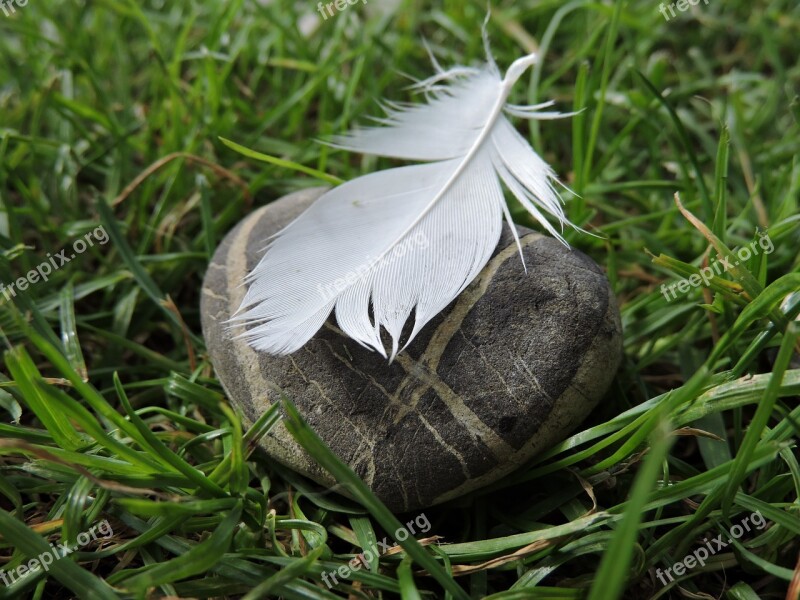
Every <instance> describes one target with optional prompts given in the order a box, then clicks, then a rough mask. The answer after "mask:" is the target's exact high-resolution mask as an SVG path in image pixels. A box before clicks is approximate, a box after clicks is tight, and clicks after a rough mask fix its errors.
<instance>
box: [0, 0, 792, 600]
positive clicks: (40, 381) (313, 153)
mask: <svg viewBox="0 0 800 600" xmlns="http://www.w3.org/2000/svg"><path fill="white" fill-rule="evenodd" d="M340 5H342V4H341V3H340ZM491 5H492V7H491V8H492V11H491V17H490V19H489V21H488V25H487V29H488V32H489V36H490V38H491V42H492V51H493V54H494V56H495V59H496V60H497V62H498V64H499V65H500V67H501V69H503V70H504V69H505V68H507V67H508V66H509V65H510V64H511V63H512V62H513V61H514V60H515V59H517V58H519V57H520V56H523V55H525V54H529V53H532V52H538V53H539V55H540V57H541V60H540V62H539V63H538V64H537V66H536V67H535V68H534V69H532V70H531V71H529V72H528V73H527V74H526V75H525V76H524V77H523V80H522V81H521V82H520V84H518V85H517V86H516V88H515V91H514V94H513V96H512V100H513V101H514V102H515V103H516V104H537V103H541V102H545V101H547V100H555V101H556V105H557V107H558V109H559V110H562V111H565V112H570V111H578V112H577V114H576V115H575V116H573V117H571V118H568V119H561V120H555V121H542V122H536V121H533V122H530V123H528V122H526V121H522V120H521V119H512V121H513V122H514V124H515V125H516V126H517V127H518V128H519V131H520V132H521V133H522V134H523V135H524V136H525V137H526V138H527V139H528V140H529V141H530V142H531V144H532V145H533V147H534V148H536V150H537V151H538V152H539V153H540V154H541V155H542V156H543V157H544V158H545V160H547V161H548V162H549V163H550V164H551V165H552V166H553V168H554V169H555V171H556V172H557V173H558V174H559V176H560V177H561V179H562V180H563V181H564V183H565V184H566V185H568V186H569V188H570V189H571V190H572V191H573V192H574V194H570V193H567V194H565V199H566V200H567V202H566V212H567V215H568V216H569V218H570V219H571V220H572V221H573V222H574V223H576V224H578V225H580V226H581V227H583V228H584V229H586V230H588V231H590V232H591V233H593V234H595V236H589V235H585V234H582V233H580V232H576V231H570V232H568V233H567V239H568V241H569V242H570V244H571V245H573V246H574V247H576V248H578V249H580V250H582V251H583V252H585V253H586V254H588V255H589V256H591V257H592V258H593V259H594V260H595V261H596V262H597V263H598V264H599V265H600V266H601V267H602V268H603V269H604V270H605V272H606V273H607V276H608V278H609V280H610V282H611V285H612V287H613V290H614V292H615V294H616V296H617V298H618V301H619V304H620V308H621V313H622V322H623V328H624V353H625V357H624V359H623V364H622V367H621V368H620V371H619V373H618V374H617V377H616V379H615V381H614V383H613V385H612V388H611V390H610V391H609V392H608V394H607V396H606V397H605V399H604V400H603V401H602V402H601V403H600V405H599V406H598V408H597V409H595V410H594V411H593V412H592V413H591V415H590V416H589V417H588V418H587V420H586V421H585V422H584V423H583V424H582V425H581V426H580V427H579V428H578V429H577V430H576V431H575V432H574V433H573V435H572V436H571V437H569V438H568V439H566V440H565V441H564V442H562V443H560V444H559V445H557V446H555V447H554V448H552V449H551V450H549V451H547V452H545V453H544V454H542V455H539V456H537V457H536V458H534V459H533V460H532V461H531V462H530V463H529V464H527V465H526V466H525V467H523V468H521V469H519V470H517V471H516V472H515V473H513V474H512V475H511V476H509V477H506V478H505V479H503V480H502V481H500V482H499V483H496V484H493V485H491V486H489V487H488V488H484V489H482V490H479V491H477V492H474V493H472V494H469V495H467V496H465V497H463V498H460V499H458V500H455V501H451V502H449V503H447V504H445V505H442V506H436V507H430V508H427V509H425V510H424V511H421V512H418V513H413V514H406V515H402V514H400V515H393V514H392V513H391V512H389V511H388V510H386V509H385V508H384V507H383V506H382V505H381V504H380V502H378V501H377V499H376V498H375V497H374V496H373V495H372V494H371V493H370V492H369V490H367V489H366V488H365V487H364V486H363V484H361V483H360V481H359V480H358V479H357V477H356V476H355V475H354V474H353V473H352V472H351V471H349V469H347V468H346V467H344V466H343V465H342V464H341V463H340V462H339V461H338V459H337V458H336V457H335V456H334V455H332V454H331V452H330V451H329V450H328V448H326V447H325V446H324V445H323V444H321V443H320V441H319V440H318V439H317V438H316V436H315V435H314V433H313V432H312V431H311V430H310V429H309V428H308V427H307V426H306V425H305V423H304V422H303V421H302V419H301V418H300V417H299V415H298V414H297V413H295V412H294V409H293V405H292V403H291V398H290V397H284V398H283V399H279V398H278V397H277V396H276V398H275V404H274V406H273V410H271V411H270V412H268V413H266V414H265V415H264V416H263V418H262V419H260V420H259V421H258V422H257V423H255V424H254V425H253V426H252V427H246V426H244V425H243V423H242V418H241V415H240V414H239V413H238V412H237V411H236V409H235V407H234V405H232V404H230V403H229V401H228V398H226V395H225V393H224V391H223V389H222V387H221V385H220V383H219V382H218V380H217V379H216V378H215V373H214V369H213V366H212V365H211V364H210V362H209V360H208V356H207V351H206V348H205V345H204V341H203V338H202V332H201V328H200V313H199V304H200V302H199V299H200V288H201V284H202V279H203V276H204V274H205V271H206V268H207V265H208V263H209V260H210V258H211V256H212V254H213V252H214V250H215V248H216V247H217V245H218V244H219V242H220V241H221V240H222V238H223V236H224V235H225V234H226V233H227V232H228V231H229V230H231V229H232V228H233V227H234V226H235V225H236V223H237V222H239V221H240V220H241V219H242V218H244V217H245V216H246V215H247V214H249V213H250V212H252V211H253V210H255V209H256V208H258V207H260V206H263V205H266V204H268V203H270V202H272V201H274V200H276V199H278V198H279V197H281V196H283V195H285V194H287V193H289V192H292V191H296V190H299V189H303V188H309V187H316V186H319V185H323V184H324V185H330V184H331V183H332V182H337V181H340V180H350V179H353V178H355V177H358V176H360V175H363V174H366V173H369V172H372V171H375V170H376V169H379V168H386V167H389V166H394V165H397V164H398V163H397V161H392V160H388V159H376V158H374V157H362V156H361V155H357V154H352V153H347V152H343V151H340V150H336V149H333V148H330V147H328V146H325V145H322V144H319V143H317V142H316V140H318V139H324V138H325V137H327V136H330V135H333V134H336V133H342V132H344V131H346V130H347V129H349V128H350V127H352V126H354V125H356V124H359V123H364V122H365V119H366V118H367V117H368V116H374V115H376V113H378V112H379V108H378V104H377V101H378V100H380V99H389V100H394V101H410V100H412V99H413V98H414V97H413V95H412V94H411V92H410V91H409V90H408V84H409V83H410V82H411V80H412V79H416V80H419V79H424V78H426V77H428V76H430V75H431V74H432V73H433V70H432V69H433V67H432V66H431V60H430V57H429V54H428V50H427V49H426V45H425V43H424V41H425V40H426V41H427V44H428V46H429V47H430V50H431V52H432V53H433V55H434V56H435V57H436V59H437V60H438V61H439V62H440V63H441V64H442V65H445V66H452V65H457V64H478V63H480V62H481V61H483V60H484V59H485V53H484V47H483V41H482V39H481V26H482V24H483V22H484V19H485V17H486V10H487V3H486V2H485V1H472V0H467V1H464V0H462V1H459V2H456V1H453V0H445V1H444V2H439V3H433V2H421V1H411V0H363V1H362V2H357V3H355V4H353V5H350V4H346V3H345V4H343V5H342V6H343V9H342V10H336V7H335V5H334V7H333V9H332V11H333V12H330V11H329V9H326V7H325V6H322V7H321V10H319V7H318V6H317V5H315V3H314V2H312V0H302V1H297V2H290V1H288V0H275V1H270V0H247V1H244V0H230V1H228V2H221V1H218V0H209V1H206V2H201V1H199V0H174V1H170V2H165V1H163V0H145V1H143V2H137V1H136V0H94V1H88V0H85V1H81V0H70V1H67V2H44V1H42V0H32V1H29V2H25V1H24V0H11V1H10V2H9V1H7V2H5V3H4V4H2V5H0V55H2V58H1V59H0V283H2V284H3V287H2V288H0V333H1V334H2V336H1V337H2V356H1V357H0V415H1V416H2V418H0V581H1V582H2V585H0V597H2V598H36V599H44V600H49V599H51V598H81V599H83V598H86V599H101V598H102V599H105V598H246V599H247V600H253V599H255V598H288V599H324V598H387V599H388V598H396V597H402V598H407V599H414V598H421V597H422V598H448V599H463V598H485V597H490V598H496V599H509V600H511V599H517V598H520V599H521V598H540V599H556V598H588V599H590V600H614V599H616V598H628V599H652V600H655V599H658V598H706V599H711V598H725V599H727V600H756V599H758V598H762V599H765V600H766V599H776V600H777V599H780V600H783V599H786V600H798V598H800V463H799V462H798V451H797V438H798V436H799V435H800V402H798V396H800V358H799V357H798V351H800V337H799V336H800V325H799V323H798V314H799V313H800V258H799V255H800V254H799V253H798V250H797V249H798V247H800V211H798V207H799V202H800V200H799V198H800V126H799V125H798V119H800V63H798V56H800V5H798V4H797V3H796V1H795V0H774V1H772V2H767V1H760V0H757V1H753V2H745V1H744V0H724V1H723V0H697V1H696V2H694V4H691V3H690V2H689V1H688V0H680V2H677V3H674V4H673V5H671V4H670V3H665V4H663V5H661V6H659V2H658V0H641V1H631V2H624V1H621V0H607V1H590V0H572V1H570V2H567V3H563V2H559V1H556V0H513V1H512V0H496V1H493V2H491ZM682 9H685V10H682ZM673 15H674V16H673ZM223 140H229V141H230V142H233V143H234V144H230V143H226V142H225V141H223ZM236 144H238V145H239V146H240V147H243V148H245V149H249V151H247V150H242V148H239V149H238V150H237V149H236V148H237V146H236ZM508 196H509V202H510V206H511V212H512V214H513V215H514V216H515V218H516V219H517V220H518V222H519V223H521V224H523V225H527V226H529V227H533V228H537V227H538V226H537V225H535V224H534V222H533V221H532V220H531V219H530V217H529V216H528V214H527V213H526V212H525V210H524V209H523V208H522V207H521V206H519V205H517V204H516V203H514V202H511V197H510V195H508ZM745 251H747V252H745ZM714 265H716V267H714ZM281 419H283V420H284V423H285V424H286V426H287V427H288V428H289V429H290V431H291V432H292V433H293V435H295V437H296V439H297V440H298V441H299V442H300V443H301V444H302V445H303V446H304V447H305V448H306V449H307V450H308V451H309V452H310V453H311V454H312V455H313V456H314V457H315V458H316V459H317V460H318V461H319V462H320V464H322V465H323V466H324V467H325V468H327V469H328V470H330V471H331V472H332V473H335V474H336V475H337V477H338V479H339V480H340V481H343V482H346V485H347V486H348V489H350V495H351V498H345V497H342V496H339V495H335V494H328V493H323V492H324V490H322V489H321V488H320V487H319V486H318V485H316V484H314V483H313V482H311V481H309V480H307V479H304V478H303V477H301V476H300V475H297V474H295V473H293V472H292V471H290V470H288V469H286V468H285V467H282V466H281V465H279V464H277V463H276V462H274V461H272V460H270V459H269V458H268V457H266V456H265V455H264V454H262V453H261V452H260V451H259V450H258V449H257V448H258V440H259V439H260V438H261V437H263V436H264V435H265V434H266V433H267V432H268V431H269V430H270V428H272V427H275V426H276V424H277V423H278V422H279V420H281ZM409 523H413V524H415V525H416V530H417V534H418V535H417V537H418V538H419V539H420V541H415V539H414V536H411V537H409V538H408V539H405V540H398V541H399V542H400V544H401V546H400V547H399V548H395V549H393V550H390V551H389V552H388V553H383V554H382V555H381V556H380V558H379V559H378V558H375V557H376V556H377V554H378V553H380V552H381V548H388V547H389V546H394V544H395V539H394V538H395V537H400V536H398V535H397V532H398V531H399V527H400V526H401V524H403V525H405V524H409ZM426 524H427V526H426ZM434 536H438V539H437V538H434ZM715 540H716V541H715ZM51 544H52V545H51ZM367 551H370V554H371V555H373V560H367V561H365V562H363V563H361V562H357V561H356V562H352V561H353V559H354V557H356V556H357V555H359V554H366V553H367ZM56 552H58V553H59V554H58V555H56V554H55V553H56ZM67 554H68V555H67ZM61 555H64V556H63V557H61ZM56 559H57V560H56ZM348 565H358V566H359V568H358V569H350V567H349V566H348ZM343 573H346V574H343ZM331 574H336V578H335V579H332V578H331Z"/></svg>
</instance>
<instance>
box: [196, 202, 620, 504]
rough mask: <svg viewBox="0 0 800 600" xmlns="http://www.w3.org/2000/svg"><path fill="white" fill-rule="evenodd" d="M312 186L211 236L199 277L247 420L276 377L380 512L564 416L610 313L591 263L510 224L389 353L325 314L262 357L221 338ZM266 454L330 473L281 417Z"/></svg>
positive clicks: (547, 443) (480, 478) (594, 391)
mask: <svg viewBox="0 0 800 600" xmlns="http://www.w3.org/2000/svg"><path fill="white" fill-rule="evenodd" d="M322 191H324V190H320V189H314V190H307V191H302V192H298V193H295V194H292V195H290V196H286V197H285V198H282V199H281V200H279V201H277V202H275V203H273V204H270V205H269V206H267V207H264V208H261V209H260V210H257V211H255V212H254V213H253V214H251V215H249V216H248V217H247V218H246V219H244V220H243V221H242V222H241V223H240V224H239V225H238V226H237V227H236V228H235V229H234V230H233V231H232V232H231V233H230V234H229V235H228V236H227V238H226V239H225V240H224V242H223V243H222V244H221V245H220V247H219V249H218V250H217V252H216V255H215V256H214V259H213V261H212V263H211V265H210V266H209V270H208V273H207V275H206V279H205V282H204V286H203V296H202V307H201V308H202V319H203V332H204V335H205V339H206V343H207V347H208V352H209V354H210V357H211V360H212V362H213V364H214V367H215V369H216V372H217V375H218V376H219V379H220V380H221V382H222V384H223V386H224V387H225V390H226V391H227V393H228V396H229V397H230V400H231V401H232V402H234V403H235V404H236V405H238V406H239V407H240V408H241V409H242V411H243V413H244V415H245V416H246V418H247V419H249V420H250V421H253V420H255V419H257V418H258V416H259V415H260V414H262V413H263V411H264V410H266V408H267V407H268V406H269V405H270V404H271V403H272V402H275V401H277V400H278V397H277V394H276V393H275V392H274V388H273V387H272V385H276V386H278V387H279V388H281V389H283V390H284V391H285V393H286V394H287V395H288V397H289V398H291V399H292V401H293V402H294V403H295V404H296V405H297V407H298V409H299V410H300V411H301V413H302V414H303V416H304V418H305V419H306V420H307V421H308V423H309V425H310V426H311V427H313V428H314V430H315V431H316V432H317V433H318V434H319V435H320V437H321V438H322V439H323V440H325V442H326V443H327V444H328V445H329V446H330V447H331V449H332V450H333V451H334V452H335V453H336V454H337V455H338V456H339V457H340V458H341V459H342V460H344V461H345V462H347V463H348V464H349V465H350V466H351V467H352V468H353V469H354V470H355V471H356V472H357V473H358V474H359V475H360V476H361V477H362V478H363V479H364V481H366V482H367V484H368V485H369V486H370V487H371V488H372V490H374V492H375V493H376V494H377V495H378V496H379V497H380V498H381V499H382V500H383V501H384V502H385V503H386V504H387V505H388V506H389V507H390V508H391V509H393V510H396V511H407V510H415V509H418V508H421V507H427V506H430V505H433V504H436V503H439V502H443V501H445V500H448V499H452V498H455V497H458V496H461V495H463V494H466V493H467V492H469V491H471V490H474V489H477V488H479V487H481V486H484V485H488V484H490V483H492V482H494V481H496V480H498V479H500V478H501V477H503V476H505V475H506V474H508V473H510V472H511V471H512V470H514V468H516V467H517V466H519V465H521V464H523V463H525V462H526V461H528V460H529V459H530V458H531V457H532V456H534V455H535V454H536V453H538V452H541V451H543V450H546V449H548V448H550V447H551V446H552V445H554V444H555V443H557V442H559V441H560V440H562V439H563V438H564V437H565V436H566V435H567V433H569V432H570V431H571V430H572V429H573V428H575V426H577V425H578V424H579V423H580V422H581V421H582V420H583V419H584V418H585V417H586V415H587V414H588V413H589V412H590V411H591V410H592V408H593V407H594V406H595V405H596V403H597V402H598V400H599V399H600V397H601V396H602V395H603V394H604V393H605V392H606V390H607V389H608V386H609V385H610V383H611V381H612V379H613V378H614V375H615V373H616V370H617V367H618V365H619V361H620V358H621V353H622V347H621V335H620V331H621V327H620V319H619V311H618V309H617V305H616V301H615V299H614V296H613V293H612V292H611V290H610V288H609V285H608V281H607V279H606V278H605V276H604V275H603V273H602V271H601V270H600V269H599V268H598V266H597V265H596V264H595V263H594V262H593V261H592V260H591V259H589V258H588V257H586V256H585V255H584V254H582V253H581V252H579V251H577V250H574V249H573V250H569V249H567V248H565V247H564V246H563V245H562V244H561V243H559V242H558V241H557V240H554V239H552V238H550V237H545V236H542V235H539V234H537V233H534V232H532V231H530V230H528V229H524V228H519V233H520V237H521V239H522V244H523V252H524V255H525V260H526V263H527V266H528V274H527V275H526V274H525V272H524V270H523V266H522V261H521V260H520V257H519V253H518V250H517V247H516V245H515V243H514V241H513V237H512V236H511V233H510V231H508V230H507V228H505V230H504V234H503V237H502V239H501V241H500V244H499V245H498V247H497V250H496V251H495V254H494V256H493V258H492V259H491V260H490V261H489V264H487V266H486V267H485V268H484V270H483V271H482V272H481V273H480V275H479V276H478V278H477V279H476V280H475V281H474V282H473V283H472V284H471V285H470V286H469V287H468V288H467V289H466V290H465V291H464V292H463V293H462V294H461V295H460V296H459V297H458V298H457V299H456V300H454V301H453V302H452V303H451V304H450V306H449V307H448V308H447V309H446V310H445V311H443V312H442V314H440V315H439V316H438V317H437V318H436V319H434V320H433V321H431V322H430V323H428V324H427V326H426V327H425V328H424V330H423V331H422V333H421V334H420V335H419V336H418V337H417V338H416V339H415V340H414V342H413V343H412V344H411V346H410V347H409V348H408V349H407V350H406V351H405V352H404V353H402V354H400V355H399V356H398V357H397V359H396V360H395V362H394V363H392V364H388V362H387V361H386V359H384V358H383V357H381V356H380V355H379V354H378V353H376V352H370V351H368V350H366V349H365V348H363V347H361V346H359V345H358V344H356V343H355V342H353V341H352V340H351V339H350V338H348V337H346V336H344V335H342V334H341V333H340V331H339V330H338V329H337V327H336V323H335V318H334V317H333V316H332V317H331V319H329V321H328V323H327V324H326V325H325V327H323V329H322V330H320V332H319V333H318V334H317V335H316V336H315V337H314V338H313V339H312V340H311V341H310V342H309V343H308V344H306V345H305V346H304V347H303V348H302V349H301V350H299V351H298V352H296V353H294V354H292V355H290V356H286V357H275V356H270V355H267V354H264V353H259V352H256V351H254V350H253V349H252V348H250V347H249V346H248V345H247V344H246V343H245V342H244V341H242V340H235V339H233V338H234V335H236V334H238V333H241V329H235V328H234V329H233V330H230V329H229V326H228V325H226V323H225V322H226V320H227V319H228V318H229V317H230V315H231V314H232V313H233V312H235V311H236V309H237V308H238V307H239V304H240V302H241V300H242V297H243V295H244V292H245V288H244V287H243V286H242V285H241V283H242V280H243V279H244V276H245V275H246V274H247V273H248V272H249V271H250V270H251V269H252V268H253V267H254V266H255V265H256V263H257V262H258V260H259V259H260V257H261V254H262V252H263V248H264V245H265V240H267V238H268V237H269V236H270V235H271V234H273V233H275V232H276V231H278V230H279V229H280V228H282V227H283V226H285V225H286V224H287V223H289V222H290V221H291V220H292V219H294V218H295V217H296V216H297V215H299V214H300V213H301V212H302V211H303V210H304V209H305V208H306V207H308V206H309V205H310V204H311V203H312V202H313V201H314V200H315V199H316V198H318V197H319V195H320V194H321V193H322ZM263 446H264V447H265V449H266V451H267V453H268V454H269V455H270V456H272V457H273V458H274V459H276V460H278V461H279V462H281V463H283V464H284V465H286V466H288V467H290V468H292V469H294V470H295V471H298V472H301V473H303V474H305V475H306V476H308V477H310V478H312V479H314V480H315V481H317V482H319V483H322V484H323V485H327V486H333V485H335V482H334V481H333V480H332V479H331V478H330V476H329V475H328V474H327V473H326V472H325V471H323V470H322V469H321V468H320V467H319V466H318V465H316V464H315V463H314V461H313V460H312V459H311V458H310V457H309V456H308V455H307V454H306V453H305V452H304V451H303V450H302V449H301V448H300V447H299V446H298V445H297V444H296V443H295V442H294V440H293V439H292V438H291V436H290V435H289V434H288V432H287V431H286V430H285V428H284V427H283V425H279V426H278V427H276V428H275V429H273V431H272V433H271V434H270V435H269V436H268V437H267V438H265V439H264V440H263Z"/></svg>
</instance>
